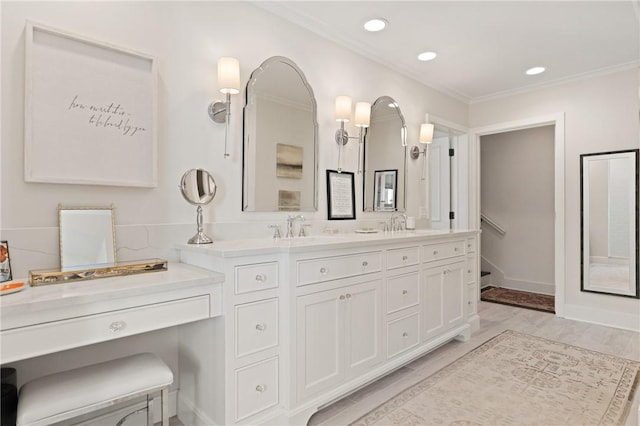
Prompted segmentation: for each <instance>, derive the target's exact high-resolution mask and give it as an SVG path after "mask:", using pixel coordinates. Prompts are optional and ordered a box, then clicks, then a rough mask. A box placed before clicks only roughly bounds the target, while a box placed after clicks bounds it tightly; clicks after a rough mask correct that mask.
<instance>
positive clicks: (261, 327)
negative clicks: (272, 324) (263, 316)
mask: <svg viewBox="0 0 640 426" xmlns="http://www.w3.org/2000/svg"><path fill="white" fill-rule="evenodd" d="M266 329H267V324H265V323H260V324H256V330H258V331H265V330H266Z"/></svg>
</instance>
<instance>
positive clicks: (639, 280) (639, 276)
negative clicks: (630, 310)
mask: <svg viewBox="0 0 640 426" xmlns="http://www.w3.org/2000/svg"><path fill="white" fill-rule="evenodd" d="M618 154H632V156H633V158H634V169H635V170H634V173H633V175H634V176H635V178H634V182H633V185H634V187H635V191H634V199H633V200H631V202H634V203H635V206H634V208H633V212H634V215H635V229H634V230H633V232H632V237H634V238H635V242H634V243H633V247H634V248H635V253H634V254H633V255H630V256H629V259H630V265H629V267H630V271H629V272H630V276H629V289H630V290H631V291H634V292H635V294H623V293H612V292H607V291H601V290H594V289H592V288H589V285H588V283H587V282H586V277H585V268H586V267H587V266H588V264H589V262H585V258H586V257H587V255H588V254H589V253H587V252H586V247H585V245H586V243H585V231H587V232H588V229H585V227H588V224H587V223H585V222H586V219H588V217H589V216H588V212H587V210H586V206H585V198H587V200H588V194H585V179H586V178H587V177H588V174H587V173H586V171H585V167H586V165H588V162H589V160H593V159H594V157H603V158H606V157H607V156H611V155H618ZM639 162H640V149H629V150H622V151H608V152H597V153H591V154H581V155H580V291H583V292H589V293H597V294H608V295H612V296H621V297H630V298H634V299H640V262H639V261H638V251H639V249H640V247H639V242H640V223H639V220H640V210H639V209H640V188H639V183H638V182H639V179H640V170H639V169H640V164H639ZM585 216H586V218H585ZM631 268H633V270H634V271H635V284H634V283H633V282H632V281H631V280H632V277H631ZM585 284H587V285H585Z"/></svg>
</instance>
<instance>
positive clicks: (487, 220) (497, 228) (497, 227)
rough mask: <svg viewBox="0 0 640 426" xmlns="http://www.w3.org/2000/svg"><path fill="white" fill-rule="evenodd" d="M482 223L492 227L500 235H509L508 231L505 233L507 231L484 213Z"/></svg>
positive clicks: (481, 215) (481, 216)
mask: <svg viewBox="0 0 640 426" xmlns="http://www.w3.org/2000/svg"><path fill="white" fill-rule="evenodd" d="M480 221H481V222H484V223H486V224H487V225H489V226H490V227H492V228H493V229H494V230H495V231H496V232H497V233H498V234H500V235H505V234H506V233H507V231H505V229H504V228H503V227H502V226H500V225H499V224H498V223H497V222H496V221H495V220H493V219H491V218H490V217H488V216H487V215H486V214H484V213H482V212H481V213H480Z"/></svg>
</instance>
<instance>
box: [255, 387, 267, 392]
mask: <svg viewBox="0 0 640 426" xmlns="http://www.w3.org/2000/svg"><path fill="white" fill-rule="evenodd" d="M256 391H257V392H260V393H262V392H266V391H267V385H258V386H256Z"/></svg>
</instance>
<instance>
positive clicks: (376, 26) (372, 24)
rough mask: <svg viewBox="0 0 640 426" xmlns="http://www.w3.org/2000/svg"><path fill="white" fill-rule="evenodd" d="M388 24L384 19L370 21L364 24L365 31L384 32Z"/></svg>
mask: <svg viewBox="0 0 640 426" xmlns="http://www.w3.org/2000/svg"><path fill="white" fill-rule="evenodd" d="M387 24H388V22H387V21H386V20H384V19H382V18H375V19H370V20H368V21H367V22H365V23H364V29H365V30H367V31H371V32H376V31H382V30H384V29H385V28H386V27H387Z"/></svg>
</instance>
